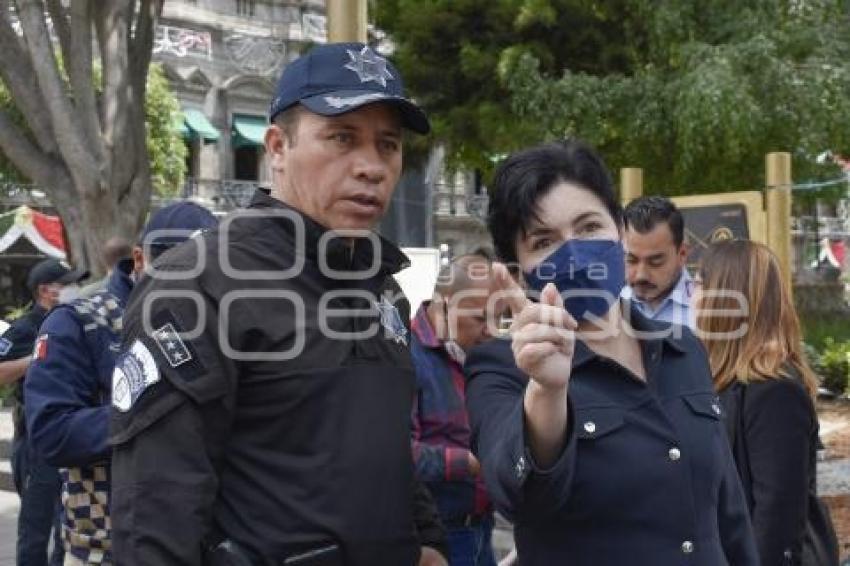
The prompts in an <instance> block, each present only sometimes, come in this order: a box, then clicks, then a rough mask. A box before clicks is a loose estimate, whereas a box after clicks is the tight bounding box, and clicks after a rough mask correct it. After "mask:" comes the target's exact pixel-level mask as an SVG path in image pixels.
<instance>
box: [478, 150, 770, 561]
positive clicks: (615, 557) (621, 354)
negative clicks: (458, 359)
mask: <svg viewBox="0 0 850 566" xmlns="http://www.w3.org/2000/svg"><path fill="white" fill-rule="evenodd" d="M491 197H492V198H491V201H490V210H489V218H488V227H489V229H490V232H491V234H492V237H493V242H494V244H495V247H496V251H497V253H498V254H499V256H500V258H501V259H502V261H503V262H505V263H506V264H508V265H510V266H512V267H513V268H514V269H513V270H509V268H508V267H507V266H506V265H498V264H497V265H495V266H494V275H495V278H496V280H497V282H498V288H497V289H496V292H495V293H494V295H493V297H492V298H491V301H490V304H492V305H497V304H501V303H502V302H504V303H505V304H507V306H508V307H509V308H510V310H511V315H512V325H511V332H510V336H509V337H508V338H509V339H495V340H493V341H490V342H487V343H485V344H483V345H481V346H479V347H477V348H475V349H473V350H472V351H471V352H470V353H469V354H468V357H467V361H466V365H465V372H466V374H467V377H468V379H469V382H468V385H467V395H468V397H467V404H468V409H469V412H470V423H471V427H472V433H473V446H474V449H475V452H476V456H477V457H478V458H479V460H480V462H481V466H482V470H483V475H484V478H485V480H486V483H487V488H488V491H489V493H490V496H491V498H492V500H493V501H494V502H495V504H496V506H497V507H498V508H499V510H500V511H501V512H502V513H503V514H504V515H506V516H507V517H508V518H509V519H511V520H512V521H513V522H514V526H515V531H514V534H515V538H516V545H517V551H518V558H519V563H520V564H522V565H523V566H536V565H540V566H555V565H561V564H565V565H566V564H568V565H569V566H608V565H610V566H614V565H617V566H621V565H622V564H639V565H653V566H654V565H662V566H666V565H679V564H685V565H689V566H756V565H757V564H759V562H758V556H757V551H756V547H755V543H754V540H753V533H752V527H751V525H750V520H749V516H748V511H747V505H746V501H745V499H744V497H743V495H742V490H741V485H740V481H739V479H738V476H737V473H736V471H735V467H734V463H733V460H732V456H731V453H730V449H729V445H728V441H727V440H726V436H725V430H724V428H723V423H722V420H721V419H722V415H721V413H722V410H721V408H720V404H719V402H718V399H717V397H716V395H715V393H714V390H713V388H712V381H711V373H710V370H709V365H708V361H707V359H706V356H705V353H704V350H703V349H702V346H701V345H700V343H699V342H698V341H697V340H696V339H695V338H694V336H693V335H692V334H691V333H690V332H689V331H688V330H687V329H686V328H683V327H680V326H676V325H670V324H668V323H662V322H655V321H651V320H648V319H646V318H644V317H642V316H641V315H640V313H639V312H638V311H637V310H635V309H632V308H631V307H630V305H629V304H628V303H625V302H623V301H621V300H620V299H619V295H620V291H621V290H622V288H623V285H624V279H625V276H624V253H623V247H622V245H621V243H620V237H621V227H622V210H621V208H620V205H619V203H618V202H617V200H616V196H615V194H614V190H613V186H612V184H611V180H610V175H609V173H608V171H607V170H606V168H605V165H604V164H603V163H602V160H601V159H600V158H599V157H598V156H597V155H596V154H595V153H594V152H593V150H591V149H590V148H588V147H587V146H585V145H584V144H582V143H580V142H577V141H565V142H560V143H551V144H546V145H542V146H538V147H534V148H531V149H528V150H524V151H521V152H519V153H516V154H514V155H512V156H510V157H508V158H507V159H506V160H505V161H504V162H503V163H502V164H501V165H500V167H499V168H498V170H497V172H496V175H495V180H494V186H493V191H492V195H491ZM510 271H513V272H514V273H516V279H514V278H513V277H512V276H511V274H510Z"/></svg>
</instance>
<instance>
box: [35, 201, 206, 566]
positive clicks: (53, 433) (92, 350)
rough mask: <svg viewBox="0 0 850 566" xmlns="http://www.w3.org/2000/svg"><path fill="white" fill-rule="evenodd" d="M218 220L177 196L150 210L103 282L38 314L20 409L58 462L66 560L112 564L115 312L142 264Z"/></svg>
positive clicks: (41, 448)
mask: <svg viewBox="0 0 850 566" xmlns="http://www.w3.org/2000/svg"><path fill="white" fill-rule="evenodd" d="M215 225H216V220H215V217H214V216H213V215H212V213H210V212H209V211H208V210H206V209H205V208H202V207H201V206H198V205H197V204H194V203H190V202H179V203H175V204H172V205H169V206H166V207H164V208H161V209H160V210H158V211H156V212H155V213H154V214H153V216H152V217H151V219H150V221H149V222H148V223H147V225H146V226H145V230H144V231H143V233H142V237H141V238H140V241H139V244H138V245H137V246H136V247H135V248H133V250H132V255H133V259H131V258H124V259H121V260H118V261H117V263H116V264H115V265H114V266H113V267H112V269H111V270H110V275H109V278H108V280H107V282H106V286H105V288H101V289H100V290H98V291H96V292H94V293H92V294H91V295H90V296H88V297H81V298H79V299H76V300H75V301H73V302H71V303H70V304H66V305H59V306H58V307H56V308H55V309H53V311H51V312H50V314H49V315H48V316H47V318H46V319H45V320H44V323H43V324H42V326H41V335H42V336H43V337H44V338H43V344H44V347H43V348H42V349H41V350H40V351H39V352H38V355H37V356H36V357H35V359H34V360H33V362H32V365H31V366H30V368H29V370H28V371H27V378H26V383H25V390H26V396H25V398H26V416H27V427H28V429H29V431H30V443H31V445H32V448H33V450H34V451H35V452H36V453H37V454H38V456H39V457H40V458H42V459H43V460H44V461H46V462H47V463H48V464H51V465H54V466H59V467H60V470H59V471H60V475H61V478H62V488H61V489H62V503H63V513H62V525H63V528H62V540H63V543H64V546H65V548H66V551H67V554H66V556H65V566H81V565H88V564H100V565H103V566H110V565H111V564H113V560H112V553H111V550H110V536H109V535H110V516H109V456H110V453H111V447H110V446H109V444H108V437H109V414H110V409H109V398H110V388H111V384H112V372H113V370H114V368H115V356H116V354H117V352H118V350H119V347H120V336H121V317H122V315H123V311H124V306H125V305H126V303H127V298H128V297H129V296H130V291H131V290H132V289H133V284H134V281H135V280H136V279H138V277H139V276H140V275H141V274H142V273H143V270H144V266H145V265H146V264H147V263H150V261H151V260H152V259H155V258H156V257H157V256H158V255H160V254H161V253H163V252H164V251H165V250H167V249H168V248H170V247H172V246H174V245H176V244H178V243H182V242H183V241H185V240H186V239H188V238H189V237H190V235H192V234H194V233H196V232H197V231H199V230H203V229H209V228H212V227H213V226H215Z"/></svg>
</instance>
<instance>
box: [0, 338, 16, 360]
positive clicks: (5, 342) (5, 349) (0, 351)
mask: <svg viewBox="0 0 850 566" xmlns="http://www.w3.org/2000/svg"><path fill="white" fill-rule="evenodd" d="M12 346H14V344H12V341H11V340H9V339H8V338H3V337H2V336H0V356H5V355H6V354H8V353H9V350H11V349H12Z"/></svg>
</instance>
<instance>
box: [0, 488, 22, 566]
mask: <svg viewBox="0 0 850 566" xmlns="http://www.w3.org/2000/svg"><path fill="white" fill-rule="evenodd" d="M18 503H19V500H18V495H17V494H16V493H12V492H10V491H0V566H15V536H16V533H17V532H18V529H17V524H18V523H17V520H18V507H19V505H18Z"/></svg>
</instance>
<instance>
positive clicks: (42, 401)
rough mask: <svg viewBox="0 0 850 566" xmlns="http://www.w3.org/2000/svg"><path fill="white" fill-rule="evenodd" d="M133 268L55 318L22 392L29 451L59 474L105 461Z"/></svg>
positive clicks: (116, 273) (120, 270)
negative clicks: (59, 469)
mask: <svg viewBox="0 0 850 566" xmlns="http://www.w3.org/2000/svg"><path fill="white" fill-rule="evenodd" d="M131 267H132V261H131V260H126V261H124V262H122V263H119V266H117V267H116V268H115V269H114V270H113V272H112V276H111V277H110V279H109V281H108V283H107V287H106V289H104V290H103V291H101V292H98V293H95V294H94V296H93V297H91V298H81V299H77V300H76V301H73V302H71V303H70V304H67V305H59V306H57V307H56V308H54V309H53V310H52V311H50V314H49V315H48V316H47V318H46V319H45V320H44V322H43V323H42V325H41V329H40V331H39V336H40V338H39V339H43V340H44V341H45V344H44V347H43V349H42V350H41V351H40V353H39V352H36V355H35V356H34V359H33V362H32V364H31V365H30V367H29V369H28V370H27V378H26V381H25V385H24V390H25V399H26V411H25V412H26V419H27V427H28V429H29V431H30V443H31V445H32V447H33V448H34V449H35V451H36V452H38V453H39V454H40V455H41V456H42V457H43V458H44V460H45V461H46V462H48V463H49V464H52V465H54V466H61V467H72V466H85V465H88V464H91V463H93V462H97V461H100V460H104V459H108V458H109V456H110V454H111V447H110V445H109V417H110V411H111V409H110V407H109V397H110V389H111V386H112V372H113V370H114V369H115V358H116V356H117V354H118V351H119V349H120V338H121V336H120V319H121V315H122V314H123V310H124V304H125V303H126V301H127V298H128V297H129V295H130V291H131V290H132V287H133V283H132V281H131V279H130V277H129V270H130V268H131Z"/></svg>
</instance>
